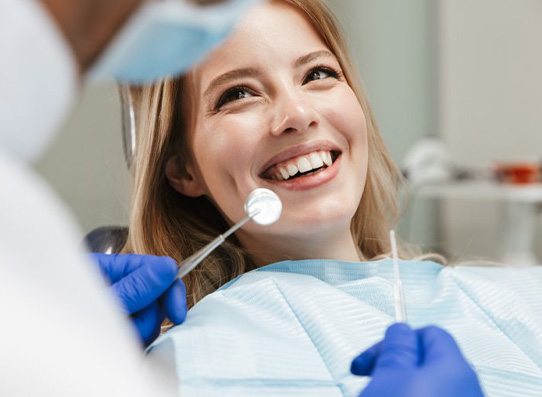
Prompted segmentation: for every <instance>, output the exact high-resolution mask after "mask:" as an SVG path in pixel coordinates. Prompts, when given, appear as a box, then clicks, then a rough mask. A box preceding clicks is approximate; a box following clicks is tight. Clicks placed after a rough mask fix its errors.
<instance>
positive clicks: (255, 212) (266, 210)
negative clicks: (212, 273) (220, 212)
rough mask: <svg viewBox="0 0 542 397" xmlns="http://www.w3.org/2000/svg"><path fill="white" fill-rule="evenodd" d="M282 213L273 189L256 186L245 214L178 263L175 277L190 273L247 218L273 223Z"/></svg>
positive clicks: (246, 202) (248, 200)
mask: <svg viewBox="0 0 542 397" xmlns="http://www.w3.org/2000/svg"><path fill="white" fill-rule="evenodd" d="M281 213H282V202H281V201H280V198H279V196H277V195H276V194H275V193H274V192H273V191H271V190H269V189H264V188H258V189H255V190H253V191H252V192H250V194H249V195H248V197H247V199H246V200H245V214H246V216H245V217H244V218H243V219H241V220H240V221H239V222H237V223H236V224H235V225H233V226H232V227H231V228H229V229H228V231H226V233H224V234H221V235H219V236H218V237H217V238H215V239H214V240H213V241H211V242H210V243H209V244H207V245H206V246H205V247H203V248H202V249H200V250H199V251H196V252H195V253H194V254H192V255H190V256H189V257H188V258H186V259H185V260H184V261H182V262H181V263H179V271H178V272H177V278H178V279H180V278H183V277H184V276H186V275H187V274H188V273H190V272H191V271H192V270H193V269H194V268H195V267H196V266H197V265H198V264H199V263H200V262H201V261H202V260H204V259H205V258H206V257H207V256H208V255H209V254H210V253H211V252H213V251H214V250H215V248H216V247H218V246H219V245H220V244H222V243H223V242H224V241H225V240H226V238H227V237H228V236H230V235H231V234H233V233H235V231H237V229H239V228H241V227H242V226H243V225H244V224H245V223H247V222H248V221H249V220H251V219H252V220H253V221H254V222H256V223H257V224H259V225H264V226H266V225H271V224H272V223H275V222H276V221H277V220H278V219H279V218H280V214H281Z"/></svg>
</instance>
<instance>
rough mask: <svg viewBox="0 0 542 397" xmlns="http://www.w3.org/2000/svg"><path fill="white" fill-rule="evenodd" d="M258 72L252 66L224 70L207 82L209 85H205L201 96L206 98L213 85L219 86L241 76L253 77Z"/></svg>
mask: <svg viewBox="0 0 542 397" xmlns="http://www.w3.org/2000/svg"><path fill="white" fill-rule="evenodd" d="M258 74H259V73H258V70H257V69H254V68H241V69H234V70H230V71H229V72H226V73H224V74H221V75H220V76H218V77H215V78H214V79H213V80H212V81H211V83H209V86H208V87H207V89H206V90H205V92H204V93H203V97H204V98H207V97H208V96H209V95H210V94H211V91H213V89H214V88H215V87H219V86H221V85H224V84H226V83H227V82H228V81H230V80H235V79H239V78H241V77H254V76H256V75H258Z"/></svg>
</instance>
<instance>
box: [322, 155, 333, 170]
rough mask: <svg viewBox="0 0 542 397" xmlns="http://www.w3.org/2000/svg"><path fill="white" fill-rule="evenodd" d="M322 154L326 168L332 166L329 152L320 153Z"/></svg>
mask: <svg viewBox="0 0 542 397" xmlns="http://www.w3.org/2000/svg"><path fill="white" fill-rule="evenodd" d="M320 153H321V154H322V160H324V163H326V165H327V166H328V167H331V165H332V164H333V160H332V159H331V153H330V152H320Z"/></svg>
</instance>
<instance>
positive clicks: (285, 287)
mask: <svg viewBox="0 0 542 397" xmlns="http://www.w3.org/2000/svg"><path fill="white" fill-rule="evenodd" d="M400 266H401V278H402V280H403V285H404V289H405V297H406V302H407V313H408V320H409V323H410V324H411V325H412V326H413V327H416V328H417V327H422V326H425V325H429V324H435V325H439V326H441V327H443V328H445V329H446V330H448V331H449V332H450V333H452V335H453V336H454V337H455V338H456V340H457V342H458V344H459V345H460V347H461V350H462V351H463V353H464V354H465V356H466V357H467V359H468V361H469V362H470V363H471V364H472V365H473V367H474V368H475V370H476V372H477V373H478V375H479V378H480V381H481V383H482V387H483V389H484V392H485V393H486V395H487V396H489V397H491V396H495V397H497V396H499V397H512V396H513V397H516V396H522V397H527V396H533V397H534V396H537V397H539V396H542V268H539V267H531V268H511V267H442V266H441V265H438V264H436V263H434V262H428V261H401V262H400ZM392 282H393V268H392V261H391V260H388V259H384V260H380V261H372V262H361V263H360V262H340V261H331V260H302V261H285V262H279V263H275V264H272V265H269V266H265V267H262V268H260V269H257V270H255V271H252V272H249V273H246V274H244V275H242V276H241V277H238V278H237V279H235V280H233V281H231V282H229V283H228V284H226V285H225V286H223V287H222V288H221V289H220V290H218V291H216V292H214V293H212V294H210V295H208V296H207V297H205V298H204V299H202V300H201V301H200V302H199V303H198V304H197V305H195V306H194V308H192V310H190V312H189V313H188V317H187V319H186V322H185V323H184V324H182V325H180V326H177V327H174V328H172V329H171V330H170V331H169V332H167V333H166V334H165V335H162V336H161V337H160V338H159V339H158V340H157V341H156V342H155V343H154V344H153V345H152V346H151V347H150V349H149V354H150V355H153V356H156V357H157V358H158V359H160V360H161V361H162V362H165V363H166V364H167V365H168V366H170V367H172V368H173V370H174V371H175V372H176V374H177V376H178V380H179V391H180V394H181V395H182V396H183V397H184V396H198V397H205V396H209V397H211V396H220V397H223V396H247V397H248V396H251V397H252V396H311V397H314V396H326V397H335V396H337V397H342V396H349V397H354V396H356V397H357V396H358V395H359V393H360V391H361V390H362V388H363V387H364V385H365V384H366V383H367V382H368V381H369V378H360V377H356V376H353V375H351V374H350V371H349V369H350V363H351V360H352V359H353V358H354V357H355V356H356V355H357V354H359V353H360V352H361V351H362V350H364V349H365V348H367V347H369V346H371V345H372V344H373V343H375V342H377V341H379V340H380V339H381V338H382V337H383V335H384V332H385V330H386V328H387V327H388V326H389V325H390V324H391V323H393V321H394V307H393V284H392Z"/></svg>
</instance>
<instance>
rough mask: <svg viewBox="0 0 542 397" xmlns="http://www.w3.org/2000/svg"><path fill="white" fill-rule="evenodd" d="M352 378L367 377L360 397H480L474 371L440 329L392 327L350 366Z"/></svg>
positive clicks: (395, 325)
mask: <svg viewBox="0 0 542 397" xmlns="http://www.w3.org/2000/svg"><path fill="white" fill-rule="evenodd" d="M351 371H352V373H353V374H354V375H361V376H371V377H372V380H371V381H370V382H369V384H368V385H367V387H366V388H365V389H364V390H363V392H362V393H361V394H360V397H388V396H389V397H392V396H393V397H458V396H461V397H483V395H484V394H483V392H482V389H481V387H480V383H479V382H478V378H477V376H476V373H475V372H474V370H473V369H472V368H471V367H470V365H469V364H468V363H467V361H466V360H465V358H464V357H463V355H462V354H461V352H460V350H459V347H458V346H457V344H456V343H455V341H454V339H453V338H452V337H451V335H450V334H448V333H447V332H446V331H444V330H443V329H441V328H438V327H427V328H422V329H420V330H412V329H411V328H410V327H409V326H408V325H405V324H394V325H392V326H391V327H390V328H389V329H388V330H387V332H386V336H385V338H384V340H383V341H381V342H379V343H377V344H376V345H374V346H373V347H371V348H369V349H368V350H366V351H365V352H363V353H361V354H360V355H359V356H358V357H357V358H355V359H354V361H353V362H352V367H351Z"/></svg>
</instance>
